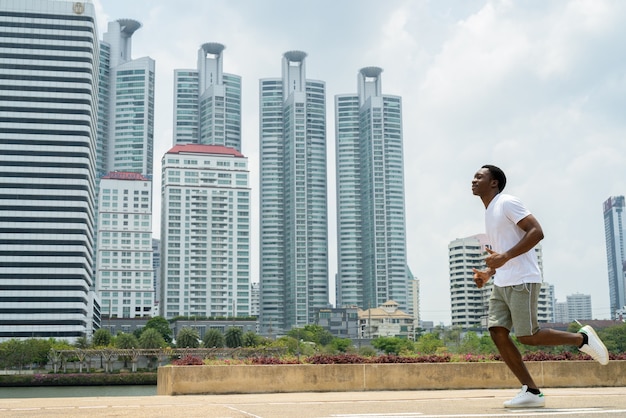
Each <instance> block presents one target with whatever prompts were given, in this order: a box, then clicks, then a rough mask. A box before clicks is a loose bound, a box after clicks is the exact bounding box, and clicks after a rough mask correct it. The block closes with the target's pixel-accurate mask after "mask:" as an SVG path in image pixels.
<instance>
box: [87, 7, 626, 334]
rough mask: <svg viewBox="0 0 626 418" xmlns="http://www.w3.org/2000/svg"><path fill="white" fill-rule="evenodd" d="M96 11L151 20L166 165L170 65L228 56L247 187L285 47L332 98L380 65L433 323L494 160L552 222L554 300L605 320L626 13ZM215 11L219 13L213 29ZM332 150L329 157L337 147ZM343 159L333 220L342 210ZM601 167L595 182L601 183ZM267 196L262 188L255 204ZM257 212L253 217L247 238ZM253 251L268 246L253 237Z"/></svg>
mask: <svg viewBox="0 0 626 418" xmlns="http://www.w3.org/2000/svg"><path fill="white" fill-rule="evenodd" d="M95 4H96V6H97V7H96V9H97V10H98V13H99V26H100V27H103V26H102V24H100V22H101V21H102V22H103V24H106V22H107V21H108V20H115V19H119V18H133V19H137V20H139V21H141V22H142V24H143V27H142V29H141V30H140V31H138V32H137V33H136V34H135V35H134V39H133V42H134V44H133V48H134V51H135V52H136V53H137V55H139V56H143V55H147V56H150V57H152V58H153V59H155V60H156V61H157V68H156V79H157V92H156V97H155V100H156V102H155V106H156V117H155V155H157V156H160V155H163V153H164V152H166V151H167V149H169V147H170V146H171V141H172V128H171V121H172V117H171V115H172V105H171V104H172V92H173V77H172V74H173V70H174V69H176V68H194V67H195V65H196V56H195V53H196V51H197V50H198V48H199V47H200V46H201V45H202V44H203V43H205V42H220V43H223V44H224V45H226V47H227V49H226V50H225V52H226V53H227V57H226V59H225V61H224V71H225V72H228V73H233V74H238V75H240V76H241V77H242V91H243V94H242V150H243V152H244V154H245V155H246V157H248V158H249V161H250V175H251V178H250V183H251V184H252V185H253V186H254V185H256V184H258V175H257V173H258V172H259V169H258V163H257V161H258V159H259V157H258V126H259V125H258V124H259V121H258V98H257V97H256V95H257V93H256V92H257V89H258V80H259V79H261V78H265V77H268V76H273V75H275V74H276V62H277V60H279V59H280V56H281V55H282V54H283V53H284V52H285V51H289V50H304V51H307V53H308V67H307V72H308V73H309V74H310V75H311V76H313V77H314V78H316V79H320V80H324V81H326V84H327V97H328V98H329V99H330V98H332V97H334V95H335V94H342V93H345V92H349V91H351V90H353V86H354V79H355V76H356V74H357V72H358V70H359V69H360V68H363V67H366V66H371V65H376V66H380V67H382V68H384V70H385V72H384V75H385V78H384V86H383V88H384V91H385V92H386V93H388V94H397V95H401V96H402V97H403V108H404V109H403V111H404V114H405V118H404V148H405V149H404V152H405V160H406V163H405V178H406V183H407V193H406V194H407V200H406V210H407V214H406V217H407V257H408V264H409V266H410V267H411V270H412V273H413V274H414V275H415V276H416V277H417V278H419V279H420V287H421V289H420V292H421V298H422V306H421V309H422V312H421V316H422V318H423V319H424V320H433V321H435V323H440V322H443V323H450V302H449V300H448V299H449V298H448V297H447V295H448V293H449V292H448V285H449V277H448V262H447V245H448V243H449V242H450V241H451V240H453V239H455V238H458V237H464V236H470V235H474V234H477V233H481V232H483V231H484V226H483V211H484V208H483V207H482V205H481V204H480V202H479V200H477V199H476V198H475V196H473V195H472V194H471V191H470V181H471V177H472V176H473V173H474V172H475V171H476V169H477V168H478V167H480V166H481V165H482V164H485V163H493V164H496V165H499V166H501V167H502V168H503V169H504V170H505V172H506V173H507V175H508V177H509V180H510V181H509V185H508V186H507V191H509V192H510V193H513V194H516V195H518V196H520V198H522V199H523V200H524V201H525V202H526V204H527V205H528V207H529V209H530V210H531V211H532V212H533V213H534V214H535V215H536V216H537V218H538V219H539V221H540V222H541V223H542V226H543V228H544V231H545V234H546V238H545V239H544V240H543V242H542V245H543V253H544V257H545V264H544V273H545V279H546V280H547V281H549V282H550V283H551V284H553V285H554V286H555V289H556V292H557V295H556V297H557V299H558V300H559V301H561V300H565V297H566V295H568V294H573V293H577V292H580V293H589V294H591V296H592V300H593V310H594V317H595V318H608V317H609V315H610V307H609V306H610V305H609V290H608V283H607V271H606V250H605V239H604V226H603V218H602V202H603V201H605V200H606V199H607V197H608V196H614V195H623V194H624V190H623V188H624V186H623V180H622V179H623V178H626V161H625V158H626V157H625V155H626V144H625V143H624V141H623V138H624V137H625V136H626V121H625V120H624V119H623V118H622V117H621V113H620V112H618V111H617V109H621V108H624V107H626V86H625V82H624V81H623V74H624V73H625V72H626V57H623V56H621V55H620V54H614V53H613V52H612V51H616V50H619V49H620V47H621V44H620V39H623V38H624V36H626V33H625V31H626V28H624V26H623V25H622V24H621V22H623V21H624V20H625V19H626V4H622V3H620V2H615V1H592V2H584V1H583V2H574V1H564V2H541V3H529V4H526V3H523V4H522V3H517V2H502V1H490V0H476V1H471V2H466V1H451V2H429V1H414V2H406V1H402V0H390V1H389V2H384V3H381V2H376V1H358V2H357V1H346V2H340V3H337V2H331V1H328V0H321V1H320V2H316V3H315V4H301V5H299V7H298V8H293V7H288V5H289V3H287V2H284V1H278V0H269V1H268V2H263V4H259V3H257V2H254V1H244V2H241V3H236V4H235V3H232V2H228V1H222V0H217V1H214V2H210V3H206V4H205V2H202V1H191V0H188V1H186V2H185V7H180V6H177V5H175V4H173V3H170V2H167V1H159V0H149V1H146V0H134V1H133V2H126V1H119V0H107V1H106V2H104V1H95ZM328 10H332V11H333V12H332V13H328ZM210 16H219V18H217V19H213V20H211V24H210V25H207V24H206V22H207V18H208V17H210ZM321 22H324V24H321ZM364 22H366V24H364ZM332 111H333V109H332V106H330V105H328V106H327V121H328V124H327V130H328V133H331V132H333V130H334V126H333V125H334V121H333V120H332ZM159 149H160V150H159ZM329 155H330V156H334V144H333V143H332V141H330V143H329ZM333 158H334V157H329V167H331V170H329V178H328V196H329V201H328V206H329V211H334V207H335V202H334V200H335V197H334V195H335V190H334V189H335V186H334V183H335V180H334V177H333V176H334V172H333V171H334V170H332V165H333ZM155 163H156V164H158V162H156V161H155ZM600 167H602V175H601V177H600V175H599V174H595V173H596V171H597V170H598V169H599V168H600ZM155 172H158V169H157V168H156V167H155ZM592 173H593V174H592ZM600 180H601V181H600ZM157 182H158V179H155V189H156V188H157V187H158V185H157ZM258 197H259V196H258V193H257V191H255V190H254V189H253V190H252V198H253V202H254V205H255V207H258ZM555 202H559V203H558V204H555ZM155 205H158V202H156V201H155ZM157 207H158V206H157ZM257 212H258V211H257V210H256V209H255V210H253V211H252V215H253V218H252V221H251V222H252V230H253V231H254V230H256V228H257V226H258V225H259V220H258V215H256V213H257ZM334 218H335V215H334V214H332V213H331V212H329V222H330V223H329V228H330V232H329V270H330V271H329V272H330V276H331V281H332V280H333V279H334V274H335V272H336V268H337V267H336V266H337V262H336V260H335V259H334V258H333V257H335V256H336V253H337V250H336V239H335V237H334V231H335V225H334V220H333V219H334ZM157 227H158V226H157ZM253 239H256V238H255V237H253ZM252 245H253V246H254V248H258V242H257V241H253V243H252ZM253 254H254V252H253ZM251 263H252V266H251V271H252V272H255V271H258V257H257V256H256V255H254V257H253V259H252V260H251ZM252 280H254V281H256V280H258V277H252ZM331 286H332V283H331Z"/></svg>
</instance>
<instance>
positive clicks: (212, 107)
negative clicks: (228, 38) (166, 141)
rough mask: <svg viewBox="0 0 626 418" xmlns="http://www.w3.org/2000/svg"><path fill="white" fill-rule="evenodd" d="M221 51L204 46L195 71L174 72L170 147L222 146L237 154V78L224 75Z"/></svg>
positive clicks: (220, 47) (218, 47)
mask: <svg viewBox="0 0 626 418" xmlns="http://www.w3.org/2000/svg"><path fill="white" fill-rule="evenodd" d="M224 49H225V46H224V45H222V44H219V43H214V42H212V43H205V44H203V45H202V46H201V47H200V49H199V50H198V68H197V69H196V70H175V71H174V145H176V144H206V145H222V146H225V147H230V148H233V149H236V150H237V151H239V152H241V77H239V76H237V75H233V74H228V73H224V71H223V55H222V53H223V51H224Z"/></svg>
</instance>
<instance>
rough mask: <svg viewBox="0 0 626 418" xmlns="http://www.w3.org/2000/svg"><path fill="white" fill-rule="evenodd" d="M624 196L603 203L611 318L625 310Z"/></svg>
mask: <svg viewBox="0 0 626 418" xmlns="http://www.w3.org/2000/svg"><path fill="white" fill-rule="evenodd" d="M625 208H626V204H625V203H624V196H612V197H609V198H608V199H607V200H606V201H605V202H604V236H605V239H606V261H607V268H608V273H609V296H610V301H611V318H614V319H615V318H617V316H618V311H622V310H623V309H625V308H626V283H625V282H626V218H625V217H624V209H625Z"/></svg>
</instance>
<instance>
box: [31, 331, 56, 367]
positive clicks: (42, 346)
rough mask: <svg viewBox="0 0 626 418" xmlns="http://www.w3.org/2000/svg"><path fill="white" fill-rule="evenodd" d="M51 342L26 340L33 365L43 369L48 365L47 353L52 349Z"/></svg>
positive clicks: (34, 339) (51, 340) (49, 340)
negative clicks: (35, 364)
mask: <svg viewBox="0 0 626 418" xmlns="http://www.w3.org/2000/svg"><path fill="white" fill-rule="evenodd" d="M53 341H54V340H53V339H48V340H40V339H38V338H32V339H30V340H26V343H27V345H28V346H30V351H31V356H32V357H31V360H32V362H33V363H37V365H38V366H39V367H44V366H45V365H46V364H47V363H48V352H49V351H50V348H52V343H53Z"/></svg>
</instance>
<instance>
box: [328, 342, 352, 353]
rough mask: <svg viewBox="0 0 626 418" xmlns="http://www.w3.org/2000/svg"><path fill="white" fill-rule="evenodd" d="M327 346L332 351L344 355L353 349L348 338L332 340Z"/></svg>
mask: <svg viewBox="0 0 626 418" xmlns="http://www.w3.org/2000/svg"><path fill="white" fill-rule="evenodd" d="M329 345H330V347H331V348H332V349H333V350H334V351H338V352H340V353H345V352H347V351H349V350H350V348H351V347H353V345H352V340H351V339H350V338H333V340H332V341H331V342H330V344H329Z"/></svg>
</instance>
